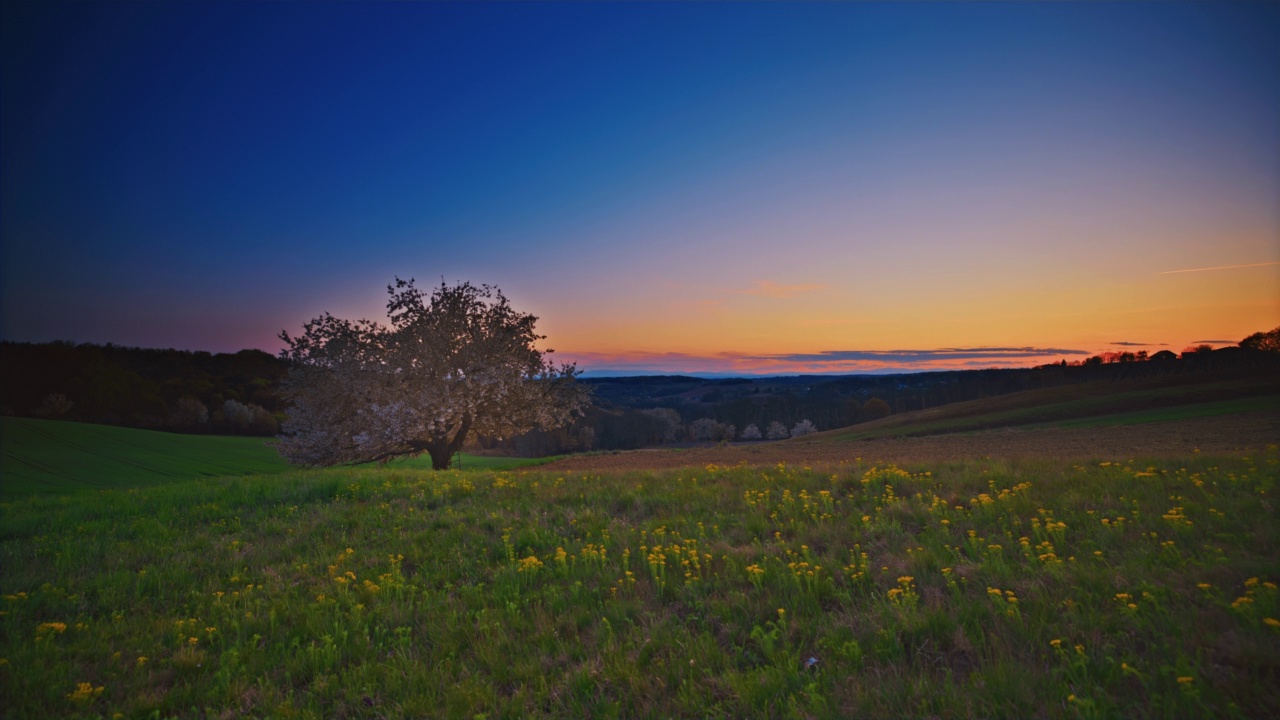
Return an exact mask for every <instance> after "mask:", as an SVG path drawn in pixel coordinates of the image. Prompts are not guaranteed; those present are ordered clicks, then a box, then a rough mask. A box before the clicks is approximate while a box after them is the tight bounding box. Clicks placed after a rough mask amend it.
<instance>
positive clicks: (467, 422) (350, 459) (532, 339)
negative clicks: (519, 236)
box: [277, 278, 589, 469]
mask: <svg viewBox="0 0 1280 720" xmlns="http://www.w3.org/2000/svg"><path fill="white" fill-rule="evenodd" d="M387 292H388V293H389V295H390V299H389V300H388V301H387V315H388V317H389V318H390V320H391V324H390V326H383V325H380V324H378V323H375V322H371V321H368V320H357V321H351V320H344V319H340V318H335V317H333V316H332V315H329V314H328V313H325V314H324V315H321V316H320V317H318V318H316V319H314V320H312V321H311V322H308V323H307V324H306V325H305V326H304V327H303V332H302V334H301V335H299V336H298V337H291V336H290V335H289V334H288V333H287V332H282V333H281V334H280V338H281V339H282V340H283V341H284V342H285V344H286V346H287V347H286V349H285V350H284V351H282V352H281V357H283V358H285V359H286V360H289V361H291V362H292V363H293V367H292V369H291V370H290V373H289V377H288V378H287V379H286V380H285V382H284V385H283V388H282V394H283V395H284V397H285V399H286V400H287V401H288V402H289V403H290V407H289V410H288V412H287V414H288V419H287V420H286V421H285V423H284V427H283V431H282V434H281V436H280V441H279V444H278V445H277V447H278V449H279V451H280V454H281V455H282V456H283V457H284V458H285V459H286V460H288V461H289V462H292V463H295V464H299V465H305V466H324V465H338V464H349V463H363V462H373V461H380V462H383V461H386V460H389V459H392V458H396V457H405V456H409V457H412V456H416V455H420V454H422V453H424V452H425V453H428V454H429V455H430V456H431V465H432V467H434V468H436V469H444V468H447V467H449V465H450V462H451V460H452V458H453V455H454V453H456V452H457V451H458V450H459V449H461V448H462V445H463V443H464V442H466V440H467V438H468V437H471V436H474V435H485V436H489V437H496V438H503V437H509V436H511V435H517V434H520V433H523V432H527V431H529V430H532V429H534V428H541V429H554V428H557V427H560V426H563V425H565V424H567V423H569V422H570V421H571V420H572V418H573V417H574V416H575V415H580V414H581V413H582V410H583V408H585V407H586V405H587V403H588V402H589V396H588V393H587V390H586V389H585V388H584V387H583V386H581V385H579V384H578V383H576V382H575V377H576V375H577V369H576V368H575V367H574V366H573V365H570V364H562V365H560V366H558V367H557V366H555V365H553V364H552V363H551V362H550V361H549V360H548V359H547V358H546V354H549V353H550V352H551V350H547V351H546V352H545V353H544V352H543V351H540V350H538V349H537V348H535V347H534V344H535V343H536V342H537V341H538V340H541V339H543V337H544V336H542V335H538V334H536V333H535V332H534V324H535V323H536V322H537V318H536V317H534V316H533V315H530V314H527V313H521V312H517V311H516V310H515V309H513V308H512V307H511V304H510V302H508V300H507V298H506V297H505V296H503V294H502V291H500V290H498V289H497V288H494V287H492V286H489V285H481V286H478V287H477V286H475V285H472V284H470V283H460V284H457V285H454V286H447V285H445V284H444V283H443V282H442V283H441V284H440V287H438V288H436V289H435V290H433V291H432V292H431V293H430V294H427V293H425V292H423V291H422V290H419V289H418V288H417V287H415V286H414V284H413V280H401V279H400V278H396V281H395V284H394V285H390V286H388V287H387Z"/></svg>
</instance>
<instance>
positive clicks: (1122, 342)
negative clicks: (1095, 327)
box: [1111, 340, 1169, 347]
mask: <svg viewBox="0 0 1280 720" xmlns="http://www.w3.org/2000/svg"><path fill="white" fill-rule="evenodd" d="M1111 344H1112V345H1120V346H1122V347H1160V346H1163V345H1168V344H1169V343H1148V342H1129V341H1128V340H1115V341H1113V342H1112V343H1111Z"/></svg>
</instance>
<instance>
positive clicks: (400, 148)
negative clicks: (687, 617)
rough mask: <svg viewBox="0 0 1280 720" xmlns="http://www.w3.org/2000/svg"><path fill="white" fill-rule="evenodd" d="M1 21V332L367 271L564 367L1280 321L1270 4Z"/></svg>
mask: <svg viewBox="0 0 1280 720" xmlns="http://www.w3.org/2000/svg"><path fill="white" fill-rule="evenodd" d="M0 12H3V20H4V23H3V44H2V45H3V46H2V48H0V53H3V69H2V70H0V72H2V73H3V107H4V112H3V116H2V120H0V143H2V146H0V147H2V150H3V153H2V154H0V207H3V212H2V213H0V240H2V242H3V255H2V257H3V270H0V273H2V275H0V278H2V279H3V291H2V293H3V295H2V296H0V299H2V301H3V314H2V320H3V322H2V323H0V335H3V337H5V338H6V339H16V340H51V339H68V340H74V341H94V342H107V341H112V342H116V343H120V344H128V345H143V346H176V347H183V348H191V349H210V350H235V349H239V348H242V347H262V348H265V349H269V350H273V349H275V348H277V347H278V342H277V341H276V339H275V335H276V333H278V332H279V330H281V329H289V330H291V331H292V330H295V329H296V328H298V327H300V326H301V324H302V323H303V322H304V321H305V320H307V319H309V318H310V317H313V316H315V315H317V314H319V313H320V312H322V311H330V312H333V313H335V314H339V315H353V316H370V317H376V316H380V314H381V309H382V303H383V299H384V294H383V291H382V288H383V287H385V285H386V284H387V283H388V282H390V281H391V279H392V278H393V276H396V275H400V276H406V277H407V276H413V277H417V278H419V280H420V281H423V282H434V281H437V280H438V279H439V278H441V277H443V278H445V279H446V280H448V281H450V282H453V281H457V280H471V281H473V282H489V283H494V284H497V285H499V286H500V287H502V288H503V289H504V290H505V291H506V292H507V294H508V295H509V296H510V297H511V298H512V299H513V301H514V302H515V303H516V305H517V306H518V307H520V308H522V309H526V310H529V311H532V312H535V313H536V314H538V315H539V316H540V317H541V318H542V319H543V321H542V323H541V324H540V327H541V329H542V330H543V331H544V332H546V333H547V334H548V335H549V338H548V344H549V345H551V346H553V347H556V348H557V349H559V351H560V352H561V353H562V354H563V355H564V356H565V358H566V359H579V361H580V362H581V363H582V364H583V365H584V367H587V368H588V369H594V370H602V369H604V370H607V369H608V368H609V367H611V366H616V367H627V368H634V367H638V365H637V362H640V364H641V365H644V363H650V365H652V367H651V368H650V369H653V370H654V371H666V370H676V371H678V370H681V369H685V370H704V371H705V370H706V369H707V368H712V369H715V368H724V369H725V370H726V371H728V370H732V371H751V370H752V369H753V368H757V367H760V366H757V365H752V364H751V363H750V362H748V361H746V360H734V361H733V362H732V363H727V364H726V361H725V360H724V358H725V357H734V358H757V357H761V356H770V357H774V356H776V357H786V358H792V359H793V360H794V359H795V358H803V357H815V356H816V357H831V356H832V355H831V354H832V353H843V355H838V357H844V358H849V360H848V363H847V364H844V365H840V366H839V369H845V370H850V371H856V370H859V369H865V370H872V369H883V368H882V367H880V366H876V365H873V364H867V362H868V361H867V360H866V358H867V357H871V356H874V355H875V354H880V355H881V356H884V355H885V354H886V353H897V355H893V357H894V358H895V359H894V362H896V363H899V366H901V367H930V366H931V365H928V364H921V363H913V361H912V360H911V359H910V358H911V357H922V358H932V357H935V356H936V355H935V354H933V353H931V352H930V351H933V350H937V349H943V348H983V347H989V348H1000V347H1013V348H1032V349H1052V350H1057V349H1062V350H1064V351H1079V352H1096V351H1098V350H1103V349H1107V346H1106V344H1107V343H1109V342H1116V341H1120V342H1138V341H1141V342H1144V343H1151V344H1152V347H1153V348H1154V347H1155V346H1156V345H1158V344H1160V343H1165V344H1168V345H1179V344H1184V343H1189V342H1191V341H1193V339H1199V338H1204V337H1212V338H1223V339H1229V338H1235V337H1237V336H1240V337H1243V335H1244V334H1248V333H1249V332H1253V331H1255V330H1261V329H1268V328H1270V327H1273V326H1275V325H1277V324H1280V265H1277V263H1280V241H1278V240H1277V238H1278V237H1280V199H1278V198H1280V71H1278V70H1277V68H1280V5H1278V4H1275V3H1261V4H1259V3H1251V4H1229V3H1177V4H1163V3H1126V4H1111V3H1066V4H1053V3H1025V4H1024V3H977V4H964V3H956V4H950V3H948V4H943V3H885V4H876V3H849V4H837V3H813V4H803V3H745V4H733V3H697V4H682V3H638V4H628V3H609V4H585V3H559V4H555V3H551V4H540V3H499V4H483V3H478V4H472V3H262V4H251V3H200V4H195V3H177V4H161V3H132V4H117V3H93V4H88V3H74V4H67V3H31V4H7V5H5V6H4V7H3V10H0ZM1235 266H1248V267H1235ZM1209 267H1227V268H1229V269H1225V270H1211V271H1209V270H1206V271H1203V272H1194V273H1185V274H1161V273H1164V272H1167V271H1171V270H1184V269H1189V270H1198V269H1200V268H1209ZM1157 298H1158V299H1159V300H1158V301H1157V300H1156V299H1157ZM858 353H871V354H872V355H859V354H858ZM912 353H923V354H920V355H914V356H913V355H912ZM824 354H825V355H824ZM1041 357H1042V356H1041V355H1039V354H1037V353H1031V354H1030V355H1026V354H1023V355H1019V356H1018V357H1017V358H1008V359H1007V360H1008V362H1009V364H1026V363H1028V362H1031V360H1030V359H1029V358H1035V360H1036V361H1041V360H1040V358H1041ZM1064 357H1072V356H1067V355H1064ZM664 358H665V360H664ZM677 358H692V360H688V361H685V360H679V361H677V360H676V359H677ZM996 361H999V358H998V357H996V358H995V360H993V362H996ZM664 363H666V364H664ZM681 363H684V364H683V365H682V364H681ZM799 363H801V361H800V360H794V362H792V363H791V364H788V365H771V366H769V367H771V368H774V369H779V370H790V369H796V370H802V369H804V368H803V366H802V364H799ZM860 363H861V364H860ZM650 365H645V367H650ZM729 365H731V366H732V367H729ZM823 367H827V366H823Z"/></svg>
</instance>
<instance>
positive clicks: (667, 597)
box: [0, 447, 1280, 718]
mask: <svg viewBox="0 0 1280 720" xmlns="http://www.w3.org/2000/svg"><path fill="white" fill-rule="evenodd" d="M1278 477H1280V452H1278V451H1277V449H1276V448H1274V447H1272V448H1271V449H1270V450H1269V451H1268V452H1266V453H1264V454H1262V455H1260V456H1257V457H1248V458H1243V457H1234V458H1210V457H1195V458H1191V459H1188V460H1185V461H1150V462H1147V461H1141V460H1138V461H1135V462H1129V463H1119V464H1113V463H1101V464H1099V463H1090V464H1069V463H1061V462H1049V461H1025V462H1019V463H1014V464H1010V463H1006V462H1001V461H971V462H951V463H938V464H935V465H932V466H927V467H926V466H919V467H917V466H908V467H902V468H899V467H895V466H885V465H877V464H872V463H860V462H859V463H849V464H843V465H838V466H832V467H823V468H814V469H810V468H806V467H793V466H777V467H772V468H757V469H748V468H744V467H737V468H723V467H714V466H713V467H704V468H696V469H687V470H684V471H671V472H662V473H637V472H632V473H614V474H609V475H603V476H600V475H557V474H551V473H545V472H537V471H519V472H468V473H460V472H447V473H424V472H419V471H416V470H412V469H404V468H399V469H397V468H382V469H372V468H368V469H346V470H330V471H313V472H284V473H277V474H273V475H260V476H247V477H229V478H218V479H205V480H199V481H186V482H171V483H169V484H167V485H164V486H153V487H140V488H133V489H128V490H120V489H115V490H103V491H98V492H80V493H76V494H72V495H66V496H60V495H50V494H37V495H29V496H26V497H22V498H16V499H10V500H8V501H6V502H4V503H0V567H3V568H4V572H3V574H2V575H0V612H2V613H3V614H2V615H0V696H3V698H4V699H5V700H4V707H5V710H4V713H5V715H6V716H7V717H14V718H46V717H85V718H91V717H106V718H115V717H127V718H151V717H160V718H164V717H191V718H195V717H200V718H238V717H264V718H265V717H295V718H349V717H370V718H372V717H459V718H477V717H483V718H517V717H779V718H782V717H832V718H835V717H1048V718H1057V717H1126V718H1128V717H1160V718H1185V717H1275V716H1277V715H1280V597H1278V595H1277V588H1276V583H1277V581H1280V537H1278V534H1280V524H1278V523H1277V522H1276V510H1275V493H1276V485H1277V479H1278Z"/></svg>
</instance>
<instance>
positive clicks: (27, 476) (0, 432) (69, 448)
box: [0, 417, 541, 497]
mask: <svg viewBox="0 0 1280 720" xmlns="http://www.w3.org/2000/svg"><path fill="white" fill-rule="evenodd" d="M270 442H271V441H270V440H269V439H265V438H248V437H219V436H215V435H178V434H175V433H166V432H154V431H151V430H135V429H132V428H121V427H113V426H110V425H89V424H85V423H73V422H62V421H58V420H36V419H29V418H14V417H4V418H0V474H2V475H3V480H2V481H0V497H17V496H21V495H25V494H28V493H31V492H70V491H73V490H78V489H82V488H98V489H102V488H112V487H143V486H148V485H157V484H164V483H171V482H173V481H175V480H185V479H191V478H198V477H218V476H224V475H247V474H257V473H277V472H283V471H285V470H286V469H288V465H287V464H286V463H285V462H284V461H283V460H281V459H280V456H279V455H278V454H276V451H275V449H274V448H272V447H271V446H270ZM538 462H541V461H539V460H522V459H518V458H488V457H475V456H471V455H463V456H462V467H463V469H490V470H492V469H504V468H510V467H517V466H521V465H528V464H536V463H538ZM394 466H395V467H399V468H425V469H430V467H431V460H430V458H414V459H412V460H403V461H398V462H396V463H395V464H394Z"/></svg>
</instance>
